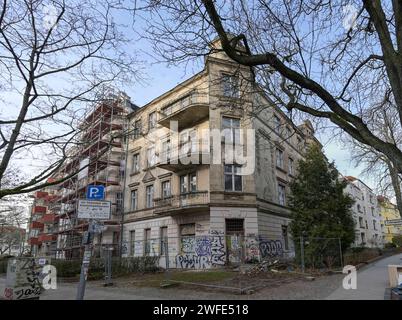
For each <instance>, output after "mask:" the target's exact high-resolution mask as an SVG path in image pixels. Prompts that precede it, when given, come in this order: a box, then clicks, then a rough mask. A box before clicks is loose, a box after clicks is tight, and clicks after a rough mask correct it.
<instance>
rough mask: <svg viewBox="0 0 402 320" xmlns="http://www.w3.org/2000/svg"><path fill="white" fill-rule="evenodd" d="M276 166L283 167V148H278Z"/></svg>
mask: <svg viewBox="0 0 402 320" xmlns="http://www.w3.org/2000/svg"><path fill="white" fill-rule="evenodd" d="M276 166H277V167H278V168H281V169H283V151H282V150H281V149H278V148H277V149H276Z"/></svg>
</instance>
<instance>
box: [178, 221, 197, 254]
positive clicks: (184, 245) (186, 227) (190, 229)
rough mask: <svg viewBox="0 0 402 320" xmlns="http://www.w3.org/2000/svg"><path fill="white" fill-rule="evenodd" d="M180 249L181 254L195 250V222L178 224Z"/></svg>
mask: <svg viewBox="0 0 402 320" xmlns="http://www.w3.org/2000/svg"><path fill="white" fill-rule="evenodd" d="M180 239H181V244H180V251H181V253H183V254H188V253H194V252H195V223H189V224H182V225H180Z"/></svg>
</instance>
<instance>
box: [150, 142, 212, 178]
mask: <svg viewBox="0 0 402 320" xmlns="http://www.w3.org/2000/svg"><path fill="white" fill-rule="evenodd" d="M209 161H210V147H209V144H208V143H204V142H197V143H196V144H193V145H192V144H191V143H188V144H185V145H181V146H178V147H175V148H173V149H170V150H166V151H162V152H161V153H159V156H158V160H157V166H158V167H161V168H163V169H167V170H170V171H177V170H181V169H182V168H183V166H194V165H202V164H209Z"/></svg>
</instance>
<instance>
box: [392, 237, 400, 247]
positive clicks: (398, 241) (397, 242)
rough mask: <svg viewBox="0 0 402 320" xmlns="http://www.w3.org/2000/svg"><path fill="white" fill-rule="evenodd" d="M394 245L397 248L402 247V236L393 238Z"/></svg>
mask: <svg viewBox="0 0 402 320" xmlns="http://www.w3.org/2000/svg"><path fill="white" fill-rule="evenodd" d="M392 243H393V244H394V245H395V246H397V247H402V235H399V236H395V237H393V238H392Z"/></svg>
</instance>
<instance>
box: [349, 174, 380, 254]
mask: <svg viewBox="0 0 402 320" xmlns="http://www.w3.org/2000/svg"><path fill="white" fill-rule="evenodd" d="M344 178H345V179H346V181H347V182H348V184H347V187H346V189H345V192H346V193H347V194H348V195H350V196H351V197H352V198H353V200H355V204H354V205H353V208H352V210H353V219H354V220H355V242H354V244H353V245H354V246H358V247H382V246H383V244H384V236H383V228H384V223H383V220H382V217H381V213H380V210H379V207H378V203H377V196H376V194H375V193H374V192H373V190H372V189H371V188H370V187H368V186H367V185H366V184H365V183H364V182H362V181H361V180H359V179H357V178H355V177H351V176H346V177H344Z"/></svg>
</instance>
